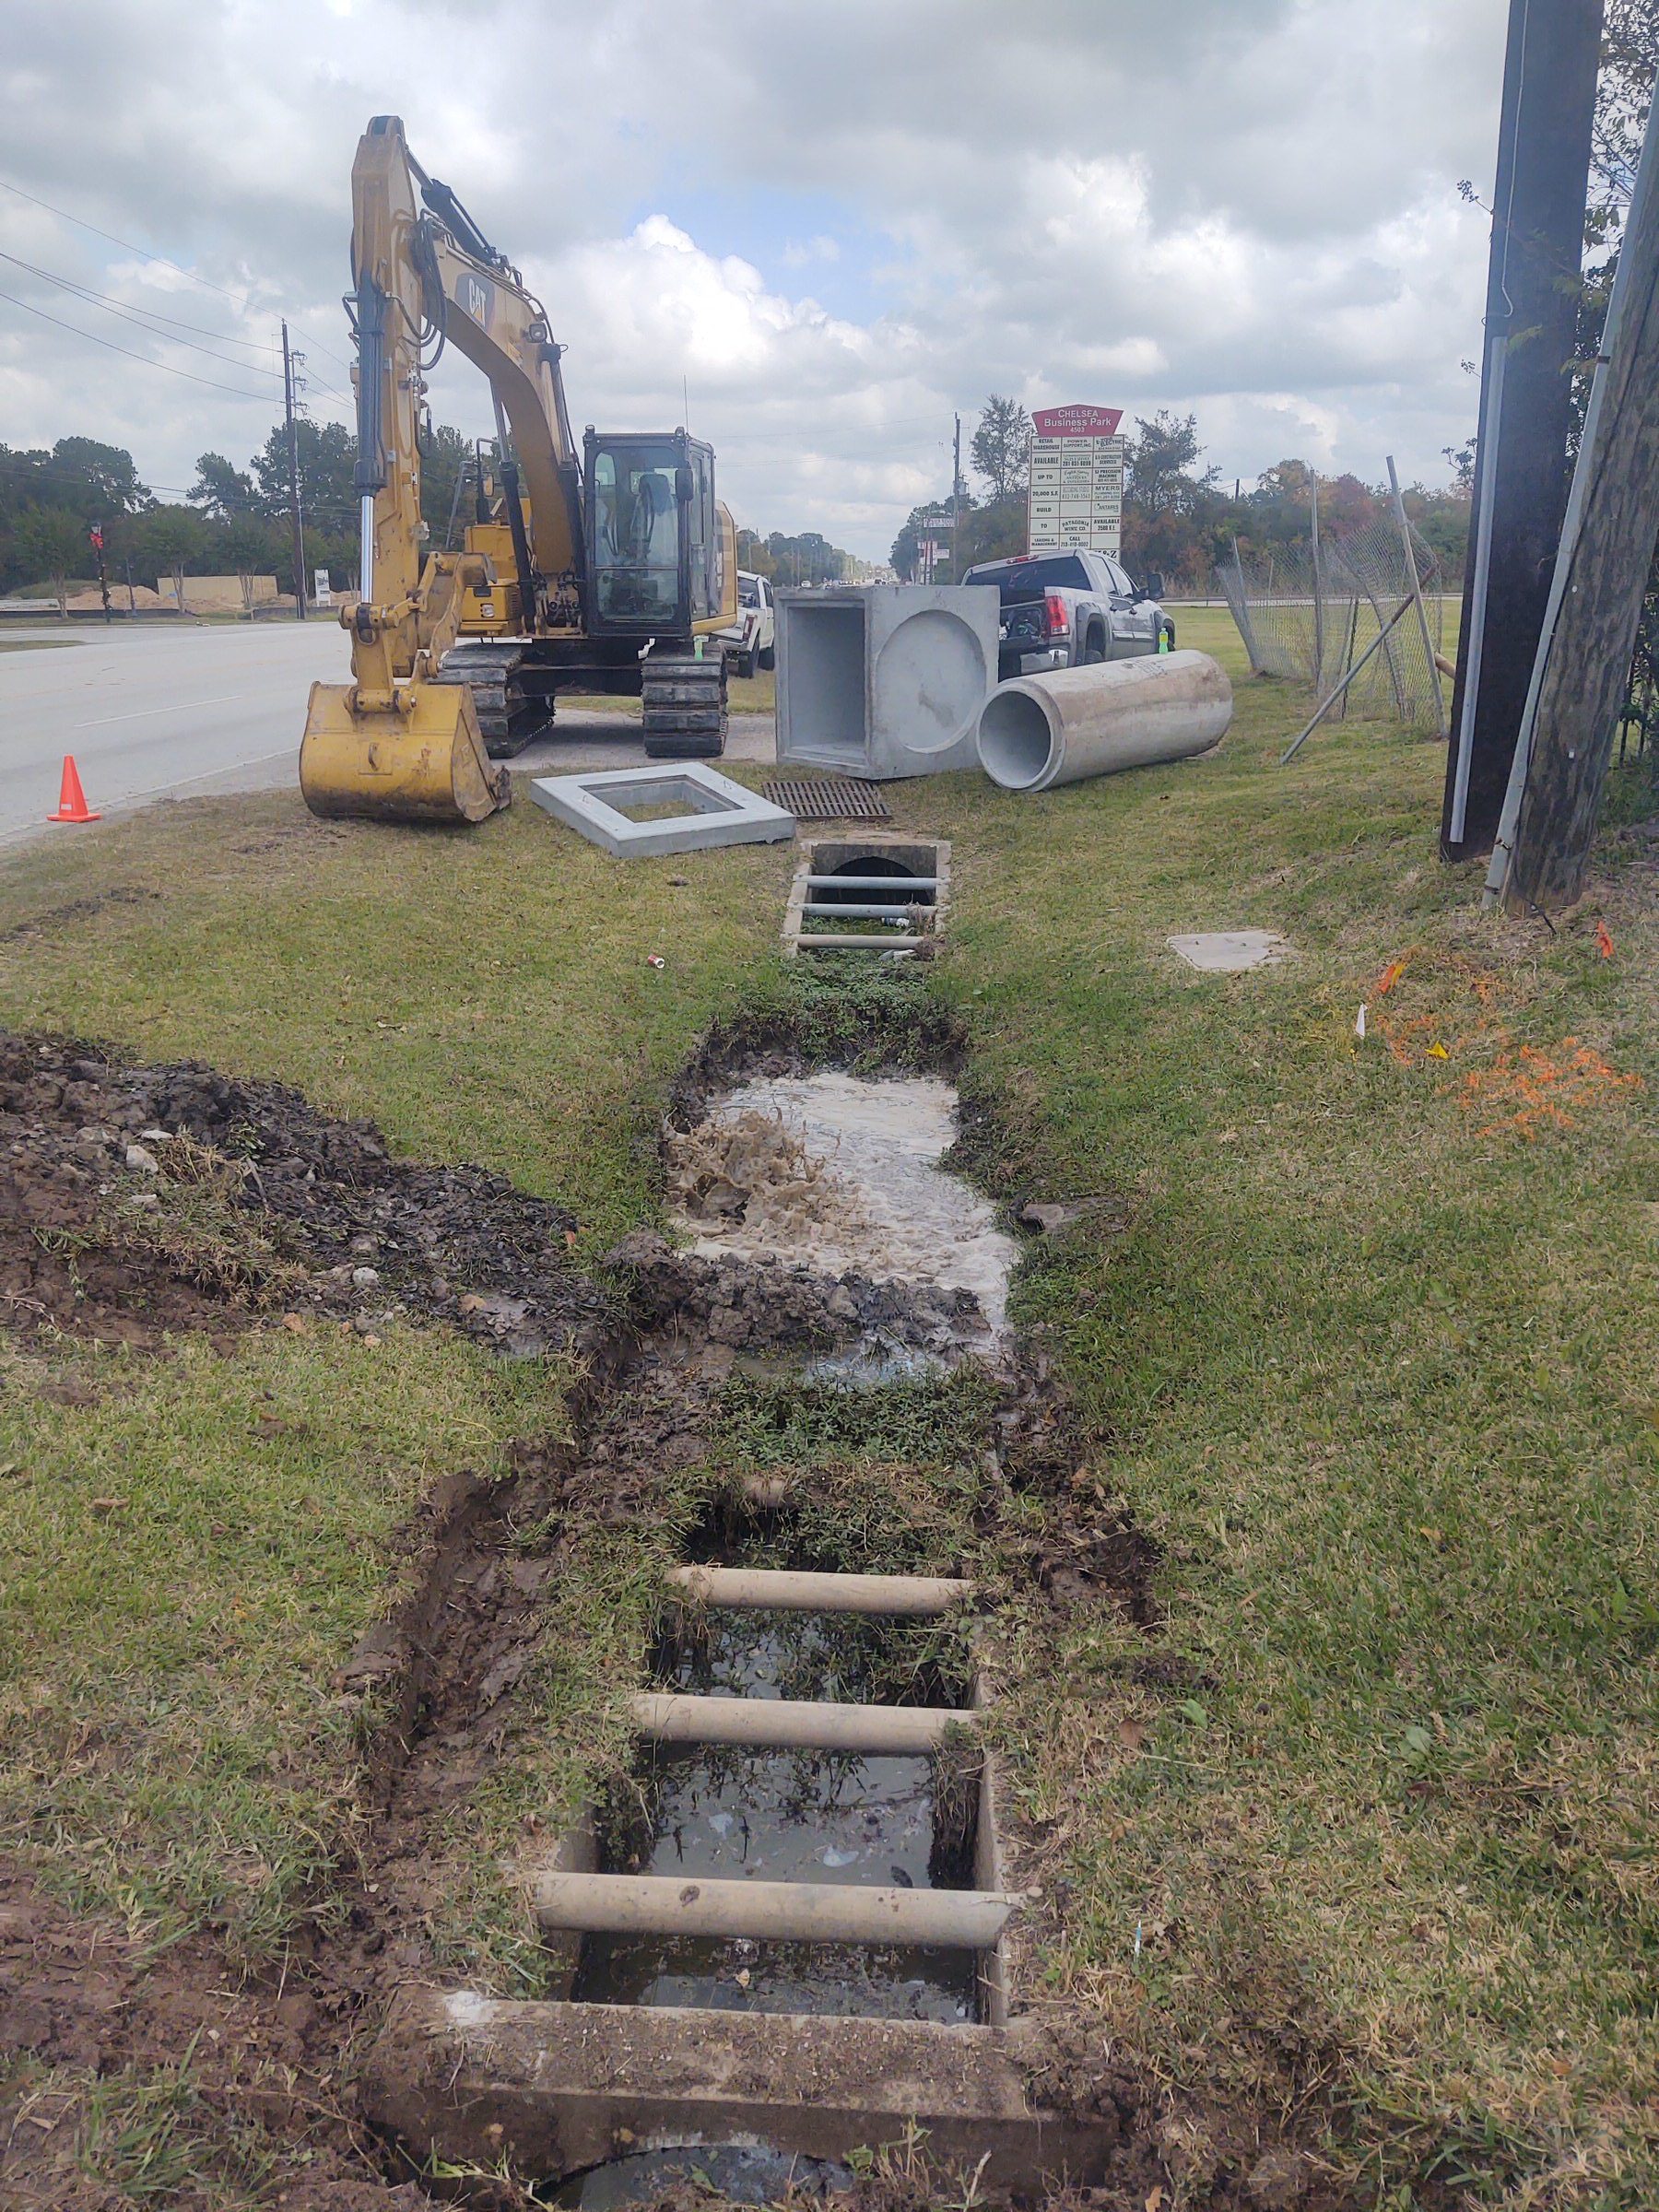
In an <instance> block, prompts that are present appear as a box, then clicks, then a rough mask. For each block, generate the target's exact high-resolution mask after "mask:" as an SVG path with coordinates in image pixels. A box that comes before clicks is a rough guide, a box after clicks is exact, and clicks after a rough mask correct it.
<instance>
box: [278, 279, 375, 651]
mask: <svg viewBox="0 0 1659 2212" xmlns="http://www.w3.org/2000/svg"><path fill="white" fill-rule="evenodd" d="M282 404H283V412H284V414H285V416H286V418H287V421H288V521H289V523H290V524H291V525H292V529H293V535H294V619H295V620H296V621H297V622H303V621H304V619H305V533H304V530H303V528H302V526H301V524H300V446H299V441H298V438H297V436H296V433H295V429H294V357H293V355H292V354H291V353H290V352H289V351H288V324H287V323H286V322H284V324H283V325H282ZM367 595H368V594H364V596H365V597H367Z"/></svg>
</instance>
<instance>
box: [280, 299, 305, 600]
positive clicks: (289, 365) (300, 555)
mask: <svg viewBox="0 0 1659 2212" xmlns="http://www.w3.org/2000/svg"><path fill="white" fill-rule="evenodd" d="M282 399H283V408H284V412H285V414H286V416H287V419H288V523H289V525H290V527H291V528H292V531H293V534H294V540H293V542H294V618H295V620H296V621H299V622H303V621H304V619H305V526H304V524H303V523H302V522H301V521H300V443H299V439H298V437H297V435H296V433H295V429H294V357H293V355H292V354H291V353H290V352H289V351H288V324H287V323H286V322H285V323H284V324H283V325H282Z"/></svg>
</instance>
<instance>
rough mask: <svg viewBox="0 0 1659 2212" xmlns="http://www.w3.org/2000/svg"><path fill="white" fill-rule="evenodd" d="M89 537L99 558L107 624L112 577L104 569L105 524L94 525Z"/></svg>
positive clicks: (99, 585)
mask: <svg viewBox="0 0 1659 2212" xmlns="http://www.w3.org/2000/svg"><path fill="white" fill-rule="evenodd" d="M87 535H88V538H89V539H90V540H91V543H92V550H93V552H94V553H96V554H97V556H98V589H99V594H100V596H101V598H102V600H103V617H104V620H105V621H106V622H107V621H108V620H109V619H110V575H109V571H108V570H107V569H106V568H105V567H104V542H103V524H101V523H94V524H93V525H92V527H91V529H90V530H88V533H87Z"/></svg>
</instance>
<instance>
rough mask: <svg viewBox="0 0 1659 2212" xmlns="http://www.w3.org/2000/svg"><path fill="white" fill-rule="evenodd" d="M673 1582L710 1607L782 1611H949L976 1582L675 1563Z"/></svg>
mask: <svg viewBox="0 0 1659 2212" xmlns="http://www.w3.org/2000/svg"><path fill="white" fill-rule="evenodd" d="M668 1581H669V1583H670V1584H671V1585H672V1586H673V1587H674V1588H675V1589H677V1590H678V1591H680V1592H681V1593H682V1594H684V1595H685V1596H687V1597H690V1598H695V1599H697V1600H698V1601H699V1602H700V1604H702V1605H705V1606H760V1607H764V1608H766V1609H768V1610H769V1611H772V1612H777V1613H877V1614H892V1615H899V1614H907V1613H914V1614H925V1613H947V1612H948V1611H949V1610H950V1608H951V1606H957V1605H960V1604H961V1603H962V1601H963V1599H964V1598H969V1597H971V1596H972V1595H973V1584H972V1583H959V1582H955V1581H953V1580H952V1579H951V1578H950V1577H949V1576H947V1575H942V1574H803V1573H796V1572H794V1571H793V1570H790V1569H784V1568H771V1567H670V1568H669V1570H668Z"/></svg>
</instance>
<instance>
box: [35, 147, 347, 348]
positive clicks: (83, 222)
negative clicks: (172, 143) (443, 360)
mask: <svg viewBox="0 0 1659 2212" xmlns="http://www.w3.org/2000/svg"><path fill="white" fill-rule="evenodd" d="M0 191H4V192H11V193H16V194H17V196H18V199H20V200H27V201H28V202H29V205H30V206H33V207H43V208H44V209H45V210H46V212H47V214H48V215H55V216H57V217H58V218H60V220H62V221H64V222H65V223H75V224H76V225H77V226H78V227H79V229H82V230H90V231H91V233H92V235H93V236H94V237H95V238H102V239H107V240H108V241H109V242H110V244H111V245H112V246H120V247H121V248H122V250H123V251H124V253H136V254H137V256H138V258H139V260H140V261H153V262H158V263H159V265H160V266H161V267H162V268H164V269H171V270H172V271H173V273H174V275H175V276H178V277H187V278H188V279H189V281H190V282H191V283H192V284H200V285H204V286H206V288H207V290H208V291H210V292H222V293H223V294H224V296H225V298H226V299H227V300H235V301H236V303H237V305H238V306H239V307H240V308H241V310H242V312H243V313H244V314H246V313H250V312H252V309H253V299H252V295H251V294H248V293H241V292H233V291H232V290H231V289H230V288H229V286H228V285H223V284H215V283H214V281H213V279H212V277H198V276H197V274H196V272H195V271H194V269H187V268H185V267H184V265H182V263H181V262H177V261H170V260H169V259H168V257H167V255H166V254H165V253H149V252H148V251H147V249H146V248H145V247H143V246H135V244H134V243H133V241H132V240H131V239H130V238H117V237H116V235H115V233H114V231H113V230H102V229H100V228H99V226H98V225H97V224H96V223H89V222H88V220H87V218H86V217H85V216H82V215H71V214H70V212H69V210H68V209H67V208H66V207H54V206H53V204H52V202H51V201H50V200H42V199H41V198H40V197H39V195H38V194H35V193H32V192H25V191H24V189H23V187H22V186H21V185H20V184H14V183H13V182H11V180H10V178H9V177H0ZM294 328H295V329H296V330H299V331H300V336H301V337H310V336H311V333H310V332H309V331H305V330H300V324H298V323H296V324H294ZM312 344H313V345H314V346H317V347H320V348H321V350H322V351H323V352H324V353H325V354H327V356H328V358H329V359H330V360H332V361H338V362H339V364H340V366H341V368H342V369H349V368H350V366H351V363H350V362H349V361H348V360H347V359H346V358H345V356H344V355H343V354H338V353H336V352H335V349H334V347H332V346H324V344H323V341H322V339H321V338H313V339H312Z"/></svg>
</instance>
